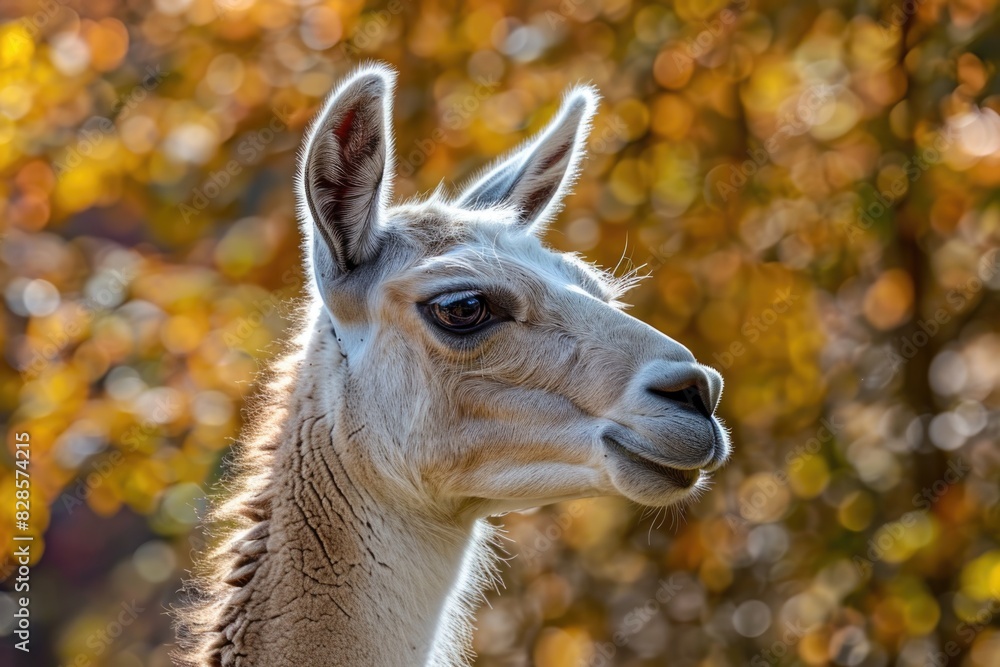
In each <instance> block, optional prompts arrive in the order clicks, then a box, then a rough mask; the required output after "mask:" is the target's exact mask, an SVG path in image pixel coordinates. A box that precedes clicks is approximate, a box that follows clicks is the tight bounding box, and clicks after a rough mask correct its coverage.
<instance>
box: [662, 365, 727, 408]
mask: <svg viewBox="0 0 1000 667" xmlns="http://www.w3.org/2000/svg"><path fill="white" fill-rule="evenodd" d="M651 380H652V381H651V382H650V383H649V384H647V385H646V391H647V392H649V393H650V394H652V395H653V396H656V397H657V398H659V399H661V400H664V401H668V402H670V403H672V404H674V405H679V406H682V407H684V408H687V409H690V410H695V411H696V412H698V413H699V414H701V415H702V416H703V417H705V418H706V419H708V418H709V417H711V416H712V414H713V413H714V412H715V408H716V406H717V405H718V404H719V396H720V394H721V393H722V376H721V375H719V373H718V372H717V371H715V370H713V369H711V368H708V367H707V366H701V365H699V364H694V363H681V364H672V365H671V366H669V367H668V368H667V369H665V372H661V373H659V374H657V375H656V376H655V377H653V378H651Z"/></svg>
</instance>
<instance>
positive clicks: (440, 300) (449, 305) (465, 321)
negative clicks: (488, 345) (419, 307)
mask: <svg viewBox="0 0 1000 667" xmlns="http://www.w3.org/2000/svg"><path fill="white" fill-rule="evenodd" d="M427 305H428V312H429V313H430V316H431V317H432V318H433V319H434V321H435V322H436V323H437V324H438V325H440V326H441V327H443V328H445V329H447V330H448V331H452V332H455V333H471V332H472V331H475V330H477V329H478V328H479V327H480V326H482V325H483V324H485V323H486V322H489V321H490V319H491V318H492V313H491V312H490V305H489V302H488V301H486V298H485V297H484V296H483V295H482V294H477V293H475V292H460V293H457V294H443V295H441V296H439V297H437V298H435V299H433V300H432V301H431V302H430V303H429V304H427Z"/></svg>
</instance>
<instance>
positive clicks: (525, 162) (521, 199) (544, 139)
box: [458, 86, 598, 229]
mask: <svg viewBox="0 0 1000 667" xmlns="http://www.w3.org/2000/svg"><path fill="white" fill-rule="evenodd" d="M597 100H598V96H597V93H596V91H594V89H592V88H590V87H587V86H580V87H577V88H574V89H573V90H571V91H570V92H569V93H568V94H567V95H566V97H565V99H564V100H563V104H562V108H561V109H560V110H559V113H558V115H556V117H555V118H554V119H553V120H552V122H551V123H549V125H548V127H546V128H545V129H544V130H542V132H541V133H539V135H538V136H537V137H535V138H533V139H531V140H530V141H529V142H528V143H527V144H525V145H524V146H522V147H521V148H519V149H517V150H515V151H514V152H513V153H511V154H510V155H509V156H508V157H505V158H502V159H500V160H499V161H498V162H497V163H496V164H494V165H492V166H491V167H489V168H488V169H487V170H486V171H485V172H483V173H482V174H481V175H480V176H479V177H478V178H476V179H475V180H474V182H473V184H472V185H470V186H468V187H467V188H465V189H464V190H463V192H462V194H461V195H460V196H459V199H458V205H459V206H462V207H464V208H469V209H483V208H489V207H492V206H511V207H513V208H514V209H515V210H517V212H518V218H517V224H518V225H519V226H522V227H525V228H532V229H539V228H541V227H542V226H544V224H545V223H547V222H548V221H549V220H550V219H551V218H552V217H553V216H554V215H555V214H556V212H557V211H558V210H559V208H560V206H561V204H562V198H563V197H564V196H565V195H566V191H567V190H568V189H569V188H571V187H572V185H573V183H574V182H575V181H576V177H577V173H578V171H579V168H580V160H581V159H582V158H583V154H584V144H585V142H586V140H587V135H588V134H589V132H590V121H591V119H593V117H594V113H595V112H596V111H597Z"/></svg>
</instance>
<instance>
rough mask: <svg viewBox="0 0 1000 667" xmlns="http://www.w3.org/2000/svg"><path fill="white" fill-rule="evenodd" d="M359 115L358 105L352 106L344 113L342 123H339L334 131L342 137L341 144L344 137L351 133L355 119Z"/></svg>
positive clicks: (338, 136)
mask: <svg viewBox="0 0 1000 667" xmlns="http://www.w3.org/2000/svg"><path fill="white" fill-rule="evenodd" d="M357 115H358V107H356V106H354V107H351V108H350V109H349V110H348V111H347V113H345V114H344V117H343V119H341V121H340V124H339V125H337V127H336V129H334V131H333V133H334V135H336V137H337V138H338V139H340V142H341V144H343V142H344V139H346V138H347V135H348V134H350V133H351V129H352V127H353V126H354V119H355V118H356V117H357Z"/></svg>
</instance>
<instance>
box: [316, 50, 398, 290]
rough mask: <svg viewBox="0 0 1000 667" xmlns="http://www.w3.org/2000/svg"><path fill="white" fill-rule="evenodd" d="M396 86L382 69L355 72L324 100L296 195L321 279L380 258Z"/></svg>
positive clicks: (374, 67)
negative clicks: (309, 220)
mask: <svg viewBox="0 0 1000 667" xmlns="http://www.w3.org/2000/svg"><path fill="white" fill-rule="evenodd" d="M395 79H396V75H395V72H393V71H392V70H390V69H388V68H386V67H383V66H380V65H369V66H367V67H364V68H362V69H360V70H358V71H356V72H355V73H354V74H353V75H351V76H350V77H349V78H348V79H347V80H346V81H345V82H344V83H343V84H341V85H340V87H339V88H338V89H337V90H336V92H334V93H333V94H332V95H331V96H330V97H329V98H328V99H327V101H326V103H325V104H324V105H323V110H322V111H321V112H320V113H319V115H318V116H317V118H316V120H315V121H314V124H313V127H312V129H311V130H310V131H309V135H308V138H307V139H306V143H305V150H304V152H303V156H302V164H301V170H300V174H299V178H300V181H299V196H300V198H301V202H300V203H301V205H302V207H303V209H304V212H305V213H306V214H307V215H308V216H309V218H311V220H312V225H313V229H312V230H311V236H312V239H313V243H312V245H313V247H312V249H311V251H312V253H313V265H314V267H313V268H314V270H315V271H317V274H318V275H317V278H321V277H334V276H330V275H326V274H330V273H334V274H335V275H338V274H341V273H344V272H347V271H350V270H351V269H353V268H354V267H355V266H358V265H359V264H363V263H364V262H366V261H368V260H370V259H372V258H373V257H374V256H375V255H376V254H377V252H378V249H379V245H380V243H381V239H382V234H383V230H382V227H381V224H382V218H383V216H384V212H385V209H386V207H387V206H388V203H389V199H390V197H391V194H392V192H391V191H392V181H391V170H392V168H393V165H392V163H393V140H392V90H393V86H394V84H395ZM306 224H308V221H306ZM327 253H328V254H327ZM319 274H323V275H319Z"/></svg>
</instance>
